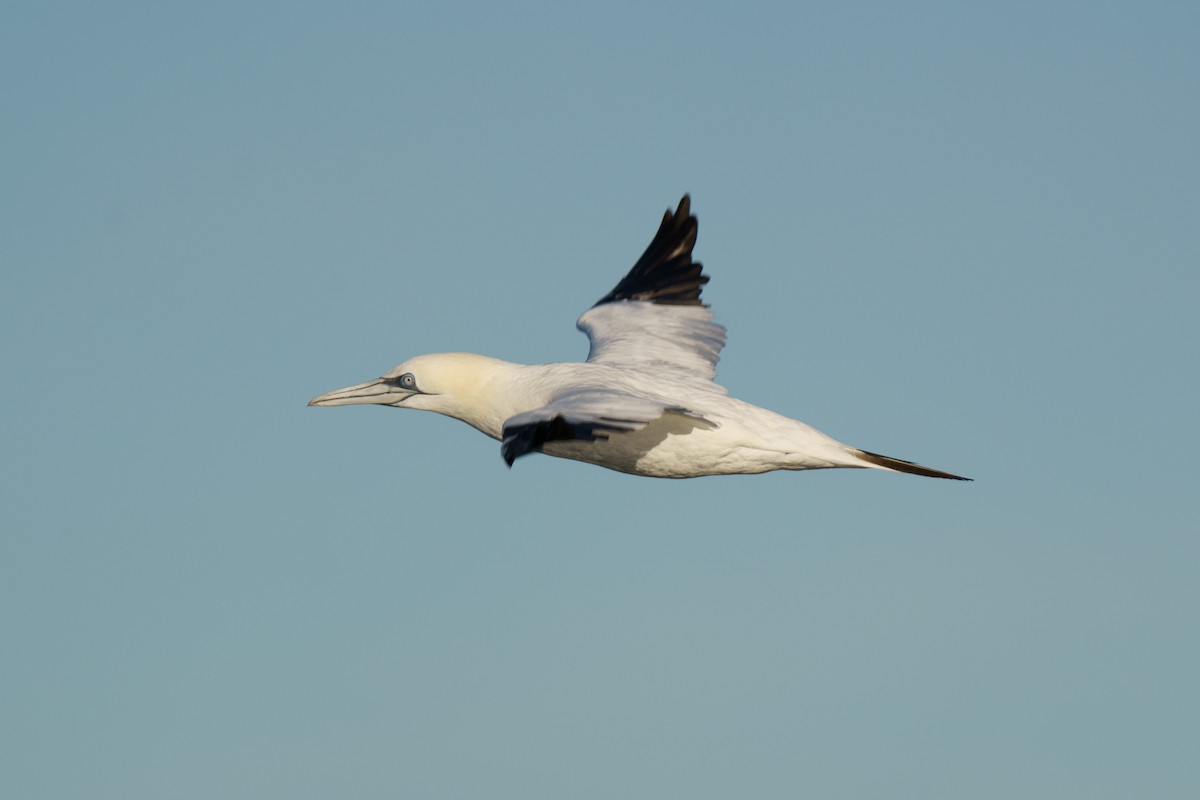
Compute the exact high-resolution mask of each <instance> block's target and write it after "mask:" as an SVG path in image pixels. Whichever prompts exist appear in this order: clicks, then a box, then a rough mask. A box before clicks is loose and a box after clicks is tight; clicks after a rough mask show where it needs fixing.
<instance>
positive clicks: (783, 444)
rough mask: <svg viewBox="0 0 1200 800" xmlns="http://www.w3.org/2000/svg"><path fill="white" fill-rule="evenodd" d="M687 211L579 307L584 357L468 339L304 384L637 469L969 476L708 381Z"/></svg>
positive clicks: (514, 451) (525, 446)
mask: <svg viewBox="0 0 1200 800" xmlns="http://www.w3.org/2000/svg"><path fill="white" fill-rule="evenodd" d="M696 232H697V224H696V218H695V217H694V216H692V215H691V213H690V202H689V198H688V197H687V195H684V197H683V199H682V200H681V201H680V203H679V206H678V208H677V209H676V211H675V212H674V213H672V212H671V211H667V213H666V214H665V215H664V216H663V222H662V225H661V226H660V228H659V230H658V233H657V234H656V235H655V237H654V240H653V241H652V242H651V243H650V246H649V247H647V248H646V252H645V253H644V254H643V255H642V257H641V258H640V259H639V260H638V262H637V263H636V264H635V265H634V267H633V269H631V270H630V271H629V274H627V275H626V276H625V278H623V279H622V280H621V282H620V283H618V284H617V286H616V288H614V289H613V290H612V291H611V292H609V294H608V295H606V296H605V297H604V298H603V299H602V300H600V302H599V303H597V304H596V305H595V306H594V307H592V308H591V309H589V310H588V311H587V312H585V313H584V314H583V316H581V317H580V318H579V322H578V327H579V329H580V330H582V331H583V332H584V333H586V334H587V336H588V338H589V340H590V341H591V350H590V351H589V353H588V359H587V361H586V362H583V363H567V364H535V365H525V364H512V363H509V362H506V361H499V360H497V359H494V358H488V357H486V356H479V355H474V354H471V353H440V354H435V355H425V356H417V357H416V358H412V359H409V360H408V361H405V362H404V363H403V364H401V365H399V366H398V367H396V368H395V369H393V370H391V371H390V372H388V373H387V374H385V375H384V376H383V377H381V378H378V379H376V380H373V381H368V382H367V383H362V384H359V385H357V386H351V387H348V388H346V389H339V390H338V391H336V392H330V393H328V394H323V395H321V396H319V397H315V398H313V399H312V400H311V401H310V402H309V405H311V406H340V405H354V404H363V403H370V404H376V405H387V406H395V407H399V408H418V409H424V410H426V411H436V412H438V413H441V414H446V415H447V416H451V417H455V418H456V419H461V420H462V421H464V422H466V423H468V424H470V425H472V426H474V427H475V428H477V429H479V430H480V431H482V432H484V433H486V434H487V435H488V436H491V437H493V438H495V439H499V440H501V442H502V445H501V452H502V454H503V455H504V459H505V460H506V461H507V462H508V464H509V465H510V466H511V465H512V463H513V461H515V460H516V459H517V458H519V457H521V456H523V455H526V454H527V453H531V452H543V453H546V454H547V455H552V456H559V457H562V458H572V459H576V460H579V461H586V462H589V463H592V464H599V465H600V466H602V467H608V468H610V469H615V470H620V471H621V472H628V473H632V474H635V475H648V476H652V477H659V478H692V477H699V476H702V475H727V474H737V473H757V472H768V471H770V470H776V469H793V470H801V469H823V468H830V467H868V468H875V469H887V470H892V471H897V472H908V473H913V474H917V475H925V476H929V477H936V478H952V479H956V480H968V479H966V478H961V477H959V476H957V475H952V474H950V473H948V472H941V471H939V470H934V469H929V468H928V467H922V466H920V465H918V464H913V463H911V462H908V461H901V460H899V459H894V458H889V457H887V456H880V455H877V454H875V453H869V452H866V451H864V450H859V449H857V448H854V447H850V446H848V445H844V444H842V443H840V442H838V441H836V440H834V439H831V438H830V437H828V436H826V435H825V434H823V433H821V432H820V431H818V430H816V429H814V428H812V427H810V426H808V425H806V424H804V423H803V422H800V421H799V420H794V419H790V418H788V417H784V416H782V415H780V414H776V413H775V412H773V411H768V410H766V409H764V408H759V407H757V406H753V405H750V404H749V403H745V402H742V401H741V400H737V399H735V398H732V397H730V396H729V395H728V393H727V392H726V391H725V389H724V387H722V386H720V385H718V384H717V383H715V382H714V381H713V379H714V377H715V375H716V365H717V361H718V359H719V358H720V354H721V348H722V347H724V346H725V329H724V328H723V327H722V326H720V325H718V324H716V323H715V322H713V321H712V316H713V315H712V312H711V311H710V310H709V308H708V307H707V306H706V305H704V304H702V303H701V302H700V292H701V288H702V287H703V285H704V284H705V283H707V282H708V277H707V276H706V275H704V274H703V272H702V267H701V265H700V264H699V263H698V262H694V261H693V260H692V248H693V247H694V245H695V243H696Z"/></svg>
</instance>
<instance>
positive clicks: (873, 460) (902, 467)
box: [853, 450, 974, 481]
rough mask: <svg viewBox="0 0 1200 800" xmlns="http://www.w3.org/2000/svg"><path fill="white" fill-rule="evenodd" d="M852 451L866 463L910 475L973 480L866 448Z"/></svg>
mask: <svg viewBox="0 0 1200 800" xmlns="http://www.w3.org/2000/svg"><path fill="white" fill-rule="evenodd" d="M853 453H854V455H856V456H857V457H858V458H859V459H860V460H861V461H865V462H867V463H868V464H871V465H873V466H876V467H883V468H884V469H890V470H893V471H895V472H907V473H909V474H910V475H924V476H925V477H926V478H948V479H949V480H952V481H969V480H974V479H973V478H964V477H962V476H961V475H951V474H950V473H949V472H942V471H941V470H936V469H930V468H929V467H922V466H921V465H920V464H914V463H912V462H911V461H901V460H900V459H898V458H889V457H888V456H881V455H879V454H878V453H868V452H867V451H866V450H854V451H853Z"/></svg>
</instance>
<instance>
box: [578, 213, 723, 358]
mask: <svg viewBox="0 0 1200 800" xmlns="http://www.w3.org/2000/svg"><path fill="white" fill-rule="evenodd" d="M696 232H697V224H696V218H695V217H694V216H692V213H691V200H690V198H689V197H688V196H687V195H686V194H685V195H684V196H683V199H682V200H680V201H679V206H678V208H676V210H675V211H674V213H672V212H671V211H670V210H668V211H667V212H666V213H665V214H664V215H663V221H662V225H660V226H659V229H658V233H657V234H655V236H654V239H653V240H652V241H651V242H650V246H649V247H647V248H646V252H644V253H642V257H641V258H639V259H638V261H637V263H636V264H634V265H633V269H631V270H629V274H628V275H626V276H625V277H624V278H622V279H621V282H620V283H618V284H617V285H616V287H614V288H613V290H612V291H611V292H609V293H608V294H606V295H605V296H604V297H603V298H601V299H600V302H598V303H596V305H595V306H593V307H592V308H591V309H589V310H588V311H587V312H585V313H584V314H583V316H581V317H580V318H579V322H578V323H577V326H578V328H579V329H580V330H581V331H583V332H584V333H586V334H587V336H588V339H590V340H591V350H590V351H589V353H588V359H587V360H588V361H590V362H594V363H599V364H608V365H611V366H615V367H621V368H626V369H641V370H656V371H661V370H664V369H665V370H670V371H673V372H676V373H684V374H686V375H687V376H689V377H696V378H702V379H704V380H712V379H713V377H715V375H716V365H717V361H718V360H719V359H720V357H721V348H722V347H724V346H725V328H724V327H722V326H720V325H718V324H716V323H715V322H712V317H713V314H712V312H711V311H710V310H709V308H708V306H706V305H705V304H704V303H701V302H700V291H701V289H702V288H703V286H704V284H706V283H708V276H707V275H705V274H703V272H702V270H703V267H702V266H701V264H700V263H699V262H695V261H692V248H693V247H694V246H695V244H696Z"/></svg>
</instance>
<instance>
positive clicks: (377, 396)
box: [308, 378, 416, 406]
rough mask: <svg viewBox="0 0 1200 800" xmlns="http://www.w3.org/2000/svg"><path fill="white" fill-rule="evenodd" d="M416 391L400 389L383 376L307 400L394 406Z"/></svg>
mask: <svg viewBox="0 0 1200 800" xmlns="http://www.w3.org/2000/svg"><path fill="white" fill-rule="evenodd" d="M414 394H416V392H410V391H408V390H407V389H401V388H400V387H399V386H395V385H393V384H391V383H389V382H388V381H387V380H386V379H385V378H376V379H375V380H373V381H367V382H366V383H360V384H358V385H357V386H347V387H346V388H345V389H338V390H337V391H336V392H329V393H328V394H323V395H320V396H319V397H314V398H313V399H312V400H309V401H308V404H309V405H310V406H353V405H363V404H374V405H381V406H396V405H400V404H401V403H403V402H404V401H405V400H407V399H408V398H410V397H412V396H413V395H414Z"/></svg>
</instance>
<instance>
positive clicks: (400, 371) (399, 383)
mask: <svg viewBox="0 0 1200 800" xmlns="http://www.w3.org/2000/svg"><path fill="white" fill-rule="evenodd" d="M511 366H513V365H511V364H506V363H505V362H503V361H497V360H495V359H492V358H487V357H486V356H477V355H474V354H472V353H436V354H433V355H425V356H417V357H416V358H410V359H409V360H408V361H405V362H404V363H403V364H400V365H399V366H397V367H395V368H394V369H392V370H389V371H388V372H386V373H385V374H384V375H382V376H381V377H378V378H376V379H375V380H371V381H367V382H366V383H360V384H357V385H355V386H347V387H346V388H345V389H338V390H337V391H334V392H329V393H327V394H323V395H319V396H317V397H314V398H313V399H312V400H309V401H308V404H309V405H310V406H350V405H381V406H392V407H394V408H417V409H421V410H424V411H436V412H437V413H439V414H445V415H447V416H450V417H455V418H456V419H461V420H463V421H464V422H467V423H469V424H471V425H473V426H475V427H476V428H479V429H480V430H482V431H483V432H484V433H487V434H488V435H490V436H498V435H499V426H500V424H502V423H503V417H502V415H503V413H504V412H503V411H501V410H500V409H498V408H496V403H495V398H494V397H492V396H491V394H492V392H490V391H489V390H490V389H491V388H492V386H491V383H492V379H493V378H494V377H495V375H496V373H497V371H498V368H502V367H511ZM497 416H500V417H501V418H500V419H499V420H498V421H497V420H496V419H495V418H496V417H497ZM493 429H494V430H493Z"/></svg>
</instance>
